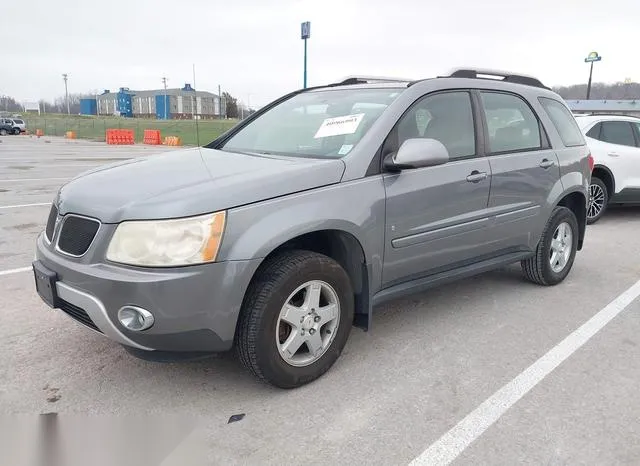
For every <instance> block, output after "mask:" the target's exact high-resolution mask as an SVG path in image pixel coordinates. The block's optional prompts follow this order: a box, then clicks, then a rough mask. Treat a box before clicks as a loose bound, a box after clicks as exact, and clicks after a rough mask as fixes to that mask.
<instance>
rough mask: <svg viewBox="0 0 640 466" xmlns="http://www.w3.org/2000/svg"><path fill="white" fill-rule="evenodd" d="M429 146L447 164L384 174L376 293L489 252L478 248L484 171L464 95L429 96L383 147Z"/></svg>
mask: <svg viewBox="0 0 640 466" xmlns="http://www.w3.org/2000/svg"><path fill="white" fill-rule="evenodd" d="M420 137H424V138H432V139H437V140H439V141H440V142H442V143H443V144H444V146H445V147H446V148H447V150H448V151H449V157H450V161H449V162H448V163H447V164H444V165H440V166H435V167H427V168H419V169H412V170H404V171H402V172H401V173H393V174H391V173H386V174H385V175H384V185H385V190H386V235H385V253H384V269H383V286H391V285H393V284H395V283H399V282H402V281H406V280H410V279H412V278H419V277H421V276H425V275H428V274H431V273H435V272H438V271H440V270H444V269H448V268H453V267H456V266H457V265H461V264H463V263H465V262H469V261H473V259H474V258H476V257H478V256H481V255H482V254H486V253H487V252H490V251H488V250H487V248H486V247H485V245H484V244H483V243H484V241H485V239H484V237H483V231H485V229H486V226H487V222H488V218H487V203H488V199H489V187H490V184H491V170H490V167H489V162H488V161H487V160H486V158H485V157H478V156H477V155H476V154H477V153H478V151H477V144H476V131H475V125H474V118H473V112H472V106H471V95H470V93H469V92H465V91H455V92H442V93H437V94H430V95H428V96H425V97H423V98H421V99H420V100H418V101H417V102H416V103H415V104H414V105H413V106H412V107H411V108H410V109H409V110H408V111H407V113H405V115H403V117H402V118H401V120H400V121H399V122H398V124H397V125H396V128H395V129H394V130H393V131H392V133H391V134H390V135H389V138H388V139H387V141H386V142H385V148H384V150H383V153H388V152H389V150H388V148H389V147H391V148H392V149H391V150H393V148H395V149H397V148H398V147H400V145H401V144H402V142H404V141H405V140H407V139H410V138H420Z"/></svg>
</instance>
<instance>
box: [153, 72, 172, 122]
mask: <svg viewBox="0 0 640 466" xmlns="http://www.w3.org/2000/svg"><path fill="white" fill-rule="evenodd" d="M162 84H163V85H164V119H165V120H168V119H169V111H168V110H169V109H168V108H167V107H168V105H167V78H165V77H164V76H163V77H162ZM156 113H157V112H156Z"/></svg>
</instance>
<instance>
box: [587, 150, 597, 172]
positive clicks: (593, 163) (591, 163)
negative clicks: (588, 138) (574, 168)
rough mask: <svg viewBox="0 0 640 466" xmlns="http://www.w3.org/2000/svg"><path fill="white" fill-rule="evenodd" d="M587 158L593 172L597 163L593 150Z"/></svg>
mask: <svg viewBox="0 0 640 466" xmlns="http://www.w3.org/2000/svg"><path fill="white" fill-rule="evenodd" d="M587 160H588V161H589V171H590V172H593V167H594V165H595V164H596V162H595V160H594V159H593V155H591V152H589V155H587Z"/></svg>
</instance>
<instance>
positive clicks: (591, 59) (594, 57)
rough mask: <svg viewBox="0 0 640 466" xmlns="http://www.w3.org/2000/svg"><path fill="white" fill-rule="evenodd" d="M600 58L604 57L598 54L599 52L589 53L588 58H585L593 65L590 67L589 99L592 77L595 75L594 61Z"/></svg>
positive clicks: (585, 60)
mask: <svg viewBox="0 0 640 466" xmlns="http://www.w3.org/2000/svg"><path fill="white" fill-rule="evenodd" d="M600 60H602V57H601V56H600V55H598V52H591V53H590V54H589V55H587V58H585V59H584V62H585V63H590V64H591V66H590V67H589V82H588V83H587V100H589V97H590V96H591V77H592V76H593V63H594V62H596V61H600Z"/></svg>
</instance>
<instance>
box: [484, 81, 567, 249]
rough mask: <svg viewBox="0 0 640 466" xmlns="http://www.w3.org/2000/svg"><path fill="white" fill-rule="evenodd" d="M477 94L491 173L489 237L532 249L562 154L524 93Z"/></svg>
mask: <svg viewBox="0 0 640 466" xmlns="http://www.w3.org/2000/svg"><path fill="white" fill-rule="evenodd" d="M476 95H477V98H478V101H479V102H480V106H481V108H482V115H483V117H484V122H485V140H486V142H487V147H486V150H487V158H488V160H489V164H490V165H491V173H492V176H491V195H490V197H489V211H490V212H491V217H492V221H491V227H490V231H489V235H488V238H487V241H490V242H492V243H493V244H495V245H496V247H500V248H504V249H506V250H509V251H519V250H522V251H527V250H531V249H532V248H533V247H535V244H534V243H535V238H536V237H537V236H538V235H539V234H540V233H542V228H543V227H544V225H545V224H546V221H547V219H548V218H549V215H550V211H551V206H550V205H549V201H548V199H549V194H550V193H551V190H552V189H553V187H554V185H555V184H556V183H558V182H559V179H560V168H559V162H558V158H557V156H556V153H555V152H554V151H553V149H551V146H550V144H549V140H548V138H547V136H546V133H545V132H544V129H543V126H542V124H541V122H540V119H539V118H538V116H537V115H536V113H535V111H534V110H533V108H532V107H531V106H530V105H529V103H527V101H526V100H525V99H524V98H522V97H521V96H519V95H517V94H513V93H506V92H502V91H486V90H481V91H478V92H477V94H476Z"/></svg>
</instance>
